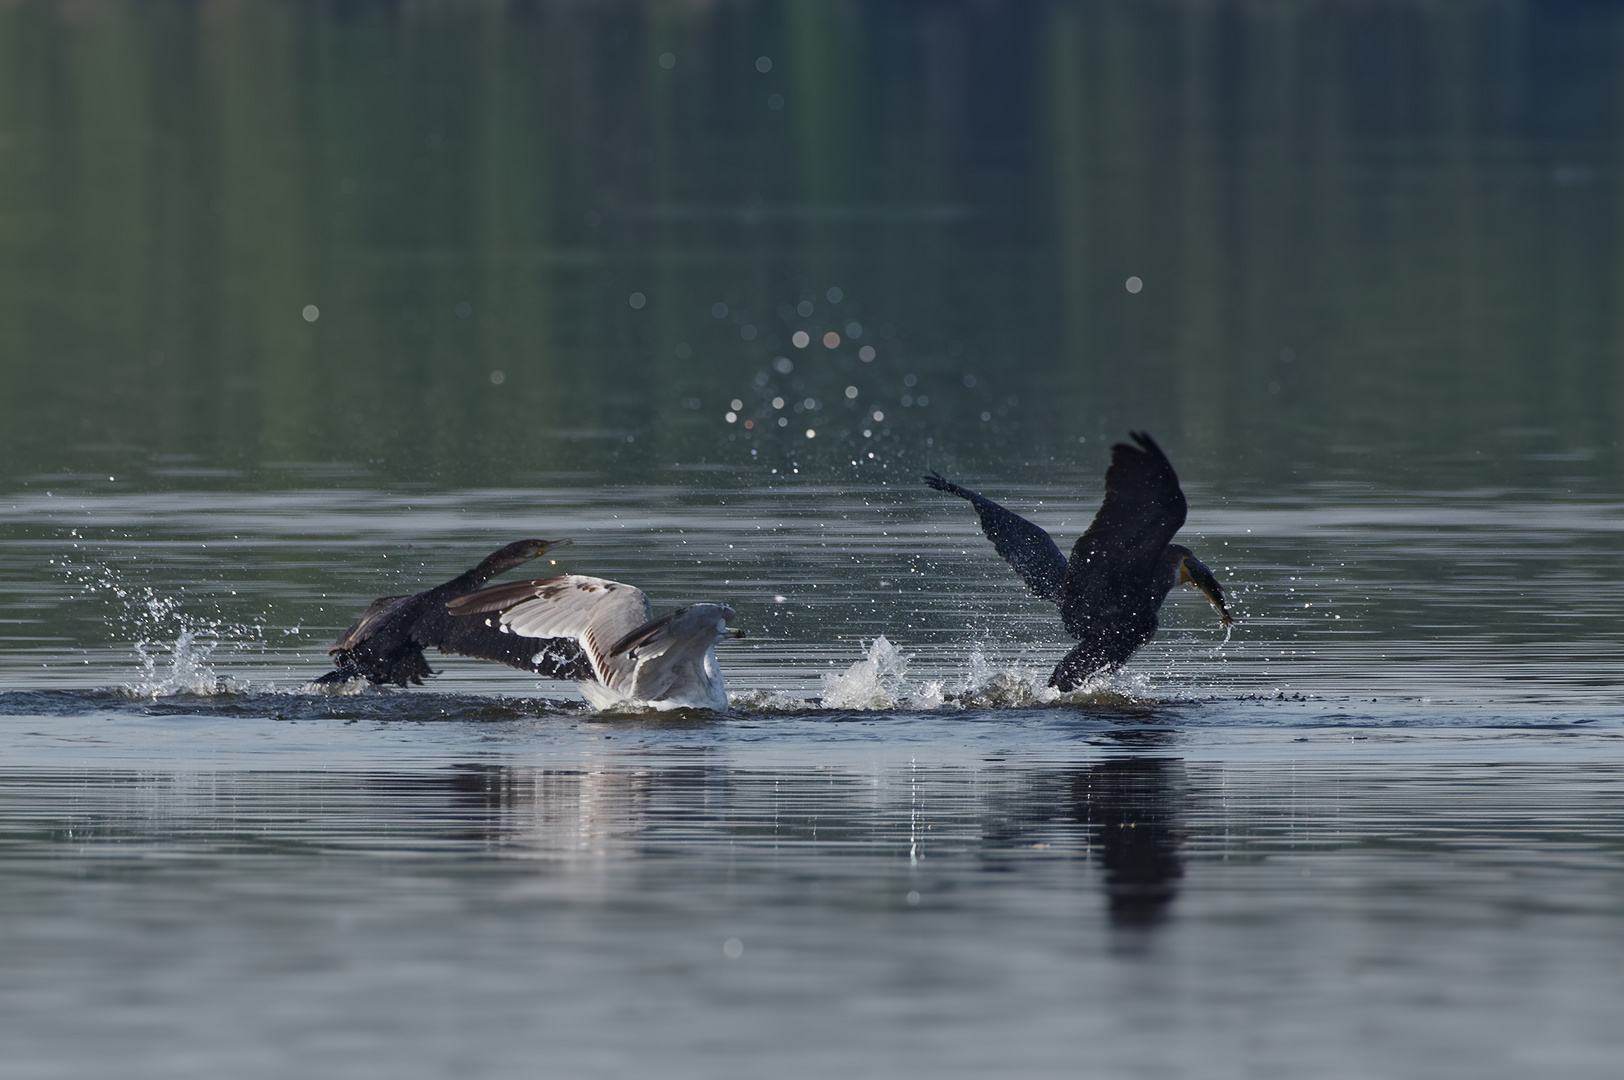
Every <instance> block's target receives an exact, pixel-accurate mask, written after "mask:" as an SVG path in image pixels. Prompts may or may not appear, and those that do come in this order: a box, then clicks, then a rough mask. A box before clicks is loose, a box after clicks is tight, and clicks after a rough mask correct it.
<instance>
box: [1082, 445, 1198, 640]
mask: <svg viewBox="0 0 1624 1080" xmlns="http://www.w3.org/2000/svg"><path fill="white" fill-rule="evenodd" d="M1129 434H1130V435H1132V436H1133V439H1134V441H1135V442H1137V443H1138V444H1139V445H1138V446H1129V445H1128V444H1127V443H1117V444H1116V445H1115V446H1113V447H1111V467H1110V468H1109V469H1107V470H1106V471H1105V501H1104V502H1103V503H1101V504H1100V509H1099V512H1098V513H1096V514H1095V515H1094V521H1093V524H1091V525H1089V527H1088V531H1087V532H1085V533H1084V534H1083V535H1082V536H1081V537H1080V538H1079V539H1078V541H1077V543H1076V545H1075V546H1074V547H1073V548H1072V549H1071V560H1070V562H1069V564H1068V565H1067V567H1066V575H1065V583H1064V585H1063V589H1062V591H1063V593H1064V598H1063V600H1062V602H1061V607H1062V609H1063V611H1064V614H1065V617H1066V624H1067V629H1068V630H1070V631H1071V633H1072V634H1073V636H1081V635H1080V634H1079V630H1078V628H1077V626H1076V625H1074V623H1076V622H1078V620H1079V619H1086V618H1088V617H1091V616H1096V615H1098V614H1100V613H1102V612H1108V611H1115V610H1118V609H1122V608H1124V607H1126V608H1128V609H1136V608H1137V607H1138V606H1140V605H1141V604H1143V603H1148V604H1149V605H1150V612H1149V614H1150V615H1151V616H1152V622H1151V626H1152V627H1154V625H1155V623H1154V615H1155V608H1156V607H1158V606H1159V602H1160V597H1154V599H1152V597H1153V594H1154V588H1153V586H1152V582H1153V580H1154V578H1155V575H1156V569H1157V566H1158V564H1159V563H1160V561H1161V558H1162V553H1163V552H1165V551H1166V550H1167V545H1168V544H1169V543H1170V542H1171V541H1172V539H1173V534H1174V533H1177V532H1178V531H1179V528H1180V527H1181V526H1182V525H1183V524H1184V518H1185V515H1186V514H1187V513H1188V506H1187V504H1186V503H1185V501H1184V492H1183V490H1181V489H1180V488H1179V478H1178V475H1177V474H1176V473H1174V472H1173V466H1172V464H1171V463H1170V462H1169V461H1168V460H1167V455H1166V454H1164V453H1162V448H1161V447H1159V446H1157V445H1156V442H1155V440H1153V439H1152V438H1151V437H1150V436H1149V435H1146V434H1144V433H1143V432H1129ZM1134 614H1136V615H1140V614H1142V613H1139V612H1137V611H1135V612H1134Z"/></svg>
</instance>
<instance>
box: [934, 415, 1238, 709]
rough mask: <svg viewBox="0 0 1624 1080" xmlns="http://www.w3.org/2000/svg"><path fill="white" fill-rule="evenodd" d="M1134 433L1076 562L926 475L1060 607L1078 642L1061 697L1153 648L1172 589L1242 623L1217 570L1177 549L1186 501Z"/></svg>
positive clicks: (1039, 535)
mask: <svg viewBox="0 0 1624 1080" xmlns="http://www.w3.org/2000/svg"><path fill="white" fill-rule="evenodd" d="M1129 434H1130V435H1132V437H1133V440H1134V442H1136V443H1138V444H1139V445H1138V446H1129V445H1128V444H1127V443H1117V444H1116V445H1115V446H1113V447H1112V448H1111V467H1110V468H1109V469H1107V470H1106V472H1105V501H1104V502H1103V503H1101V504H1100V509H1099V512H1098V513H1096V514H1095V515H1094V522H1093V524H1091V525H1089V527H1088V531H1087V532H1085V533H1084V534H1083V535H1082V536H1081V537H1080V538H1079V539H1078V541H1077V543H1076V545H1075V546H1073V547H1072V549H1071V558H1070V559H1069V560H1068V559H1067V558H1066V557H1065V556H1064V555H1062V554H1061V553H1060V548H1059V547H1057V546H1056V545H1055V542H1054V540H1053V538H1051V537H1050V536H1049V534H1048V533H1046V532H1044V531H1043V530H1042V529H1040V528H1038V527H1037V526H1036V525H1034V524H1032V523H1031V522H1030V521H1027V520H1026V519H1025V518H1023V517H1021V516H1020V515H1019V514H1015V513H1012V512H1011V511H1009V510H1006V509H1004V508H1003V507H1002V506H999V505H998V504H997V503H995V502H993V501H992V500H991V499H988V498H985V497H984V496H981V495H978V494H976V493H975V492H973V491H971V490H969V489H968V488H962V487H960V486H959V485H957V484H955V483H953V482H952V481H950V480H946V479H944V478H943V477H942V476H941V475H939V474H937V473H934V472H933V473H931V474H930V475H928V476H926V477H924V481H925V483H926V484H929V485H930V486H931V487H933V488H935V489H936V490H937V491H945V492H948V493H949V494H952V495H957V496H959V497H960V498H962V499H968V500H969V502H970V505H972V506H974V507H975V510H976V513H977V514H978V515H979V516H980V518H981V530H982V532H984V533H986V534H987V539H989V540H991V541H992V543H993V547H995V548H997V549H998V554H1000V555H1002V556H1003V557H1004V558H1005V559H1007V560H1008V561H1009V564H1010V565H1011V566H1013V567H1014V568H1015V572H1016V573H1017V574H1019V575H1020V576H1021V580H1023V581H1025V582H1026V584H1027V587H1028V588H1030V589H1031V590H1032V592H1033V593H1035V594H1037V595H1038V596H1040V597H1042V598H1043V599H1045V600H1049V601H1051V602H1053V603H1054V604H1056V605H1058V606H1059V608H1060V618H1061V620H1062V622H1064V623H1065V626H1066V632H1067V633H1069V634H1071V636H1072V637H1074V638H1076V639H1077V640H1078V641H1079V642H1080V644H1079V645H1078V646H1077V647H1076V648H1074V649H1072V650H1071V652H1069V653H1067V654H1066V656H1065V658H1064V659H1062V660H1061V661H1060V663H1059V664H1058V665H1057V666H1056V667H1055V669H1054V673H1053V674H1052V675H1050V676H1049V685H1050V686H1054V687H1058V688H1059V689H1061V690H1074V689H1076V688H1077V687H1078V686H1080V685H1082V683H1083V681H1084V680H1085V679H1087V678H1088V677H1089V676H1091V675H1094V674H1096V673H1097V672H1100V671H1104V670H1106V669H1108V668H1115V667H1118V666H1120V665H1121V664H1123V663H1124V662H1126V661H1127V659H1128V657H1130V656H1132V655H1133V654H1134V653H1135V652H1136V651H1137V650H1138V649H1139V647H1140V646H1141V645H1143V644H1145V642H1147V641H1149V640H1150V639H1151V638H1152V637H1153V636H1154V635H1155V633H1156V626H1157V621H1156V613H1157V612H1158V611H1159V610H1160V609H1161V606H1162V601H1163V600H1165V599H1167V594H1168V592H1169V591H1171V590H1172V588H1173V586H1174V585H1182V584H1190V585H1194V586H1195V587H1196V588H1197V589H1199V590H1201V592H1202V593H1203V594H1204V595H1205V596H1206V598H1207V599H1208V601H1210V602H1211V603H1212V606H1213V607H1214V608H1216V609H1217V610H1218V614H1219V616H1220V617H1221V618H1222V621H1223V624H1224V625H1225V626H1228V625H1230V624H1231V623H1232V622H1234V619H1233V618H1232V617H1231V616H1230V614H1229V609H1228V608H1227V607H1225V606H1224V590H1223V588H1222V587H1221V586H1220V585H1219V584H1218V579H1217V578H1216V577H1214V576H1213V574H1212V571H1211V570H1209V569H1207V567H1206V566H1204V565H1203V564H1202V562H1201V560H1199V559H1197V558H1196V557H1195V555H1194V554H1193V553H1191V551H1190V549H1189V548H1187V547H1183V546H1182V545H1179V544H1175V543H1172V539H1173V534H1174V533H1176V532H1178V531H1179V527H1180V526H1182V525H1183V524H1184V518H1185V514H1186V512H1187V504H1186V503H1185V501H1184V492H1183V490H1181V489H1180V488H1179V478H1178V476H1177V474H1175V473H1174V472H1173V466H1172V464H1171V463H1169V462H1168V460H1167V455H1166V454H1164V453H1162V449H1161V447H1159V446H1157V445H1156V442H1155V440H1153V439H1152V438H1151V437H1150V436H1149V435H1146V434H1144V433H1142V432H1129Z"/></svg>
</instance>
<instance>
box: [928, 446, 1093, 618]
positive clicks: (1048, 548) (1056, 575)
mask: <svg viewBox="0 0 1624 1080" xmlns="http://www.w3.org/2000/svg"><path fill="white" fill-rule="evenodd" d="M922 479H923V480H924V481H925V483H926V484H928V485H930V486H931V487H933V488H935V489H936V490H937V491H945V492H947V493H948V494H949V495H957V496H958V497H959V498H961V499H966V500H968V501H969V503H970V505H971V506H973V507H975V510H976V515H977V516H978V517H980V518H981V531H982V532H984V533H986V534H987V539H988V540H991V541H992V546H993V547H995V548H997V549H998V554H1000V555H1002V556H1003V557H1004V558H1005V560H1007V561H1008V562H1009V565H1010V566H1013V567H1014V568H1015V572H1016V573H1017V574H1019V575H1021V580H1022V581H1024V582H1026V586H1027V588H1029V589H1031V590H1032V592H1033V593H1034V594H1036V595H1037V596H1040V597H1042V598H1043V599H1045V600H1050V601H1053V602H1054V603H1057V604H1058V603H1059V602H1060V583H1061V582H1062V581H1064V580H1065V577H1066V557H1065V556H1064V555H1062V554H1060V548H1059V547H1057V546H1056V545H1055V542H1054V538H1053V537H1052V536H1050V535H1049V534H1048V533H1046V532H1044V531H1043V530H1042V529H1040V528H1038V527H1037V526H1036V525H1034V524H1032V523H1031V522H1030V521H1027V520H1026V519H1025V518H1023V517H1021V516H1020V515H1019V514H1017V513H1015V512H1013V511H1011V510H1006V509H1004V508H1003V507H1002V506H999V505H998V504H997V503H995V502H993V501H992V500H991V499H989V498H987V497H986V496H984V495H978V494H977V493H976V492H974V491H971V490H970V489H969V488H965V487H960V486H959V485H957V484H955V483H953V481H951V480H948V479H947V478H945V477H943V476H942V475H941V474H940V473H934V472H933V473H930V474H928V475H926V476H924V477H922Z"/></svg>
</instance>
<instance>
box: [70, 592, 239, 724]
mask: <svg viewBox="0 0 1624 1080" xmlns="http://www.w3.org/2000/svg"><path fill="white" fill-rule="evenodd" d="M67 573H68V576H69V579H70V580H72V581H74V582H75V583H76V584H77V585H78V586H79V590H80V592H81V594H82V595H85V596H87V597H100V598H102V599H104V600H108V601H110V602H112V603H114V604H116V605H117V611H116V612H115V614H113V615H112V616H111V617H110V618H109V620H108V621H109V623H110V624H112V625H113V626H115V627H116V628H117V629H118V630H119V631H120V632H121V633H122V634H123V635H125V636H126V637H128V638H131V639H133V648H134V649H135V655H136V661H137V663H138V665H139V671H138V674H137V676H136V679H135V681H134V682H131V683H127V684H125V685H123V686H121V687H120V690H122V691H123V692H124V693H126V694H129V695H130V696H132V697H141V698H159V697H167V696H169V695H171V694H204V695H214V694H237V693H242V692H243V691H245V690H247V689H248V684H247V683H246V682H245V681H243V680H241V679H234V678H224V677H222V676H220V675H218V674H216V673H215V671H214V668H213V666H212V664H211V663H210V657H211V656H212V655H213V653H214V651H215V649H217V648H219V647H220V646H221V645H222V644H230V645H233V646H236V647H252V646H255V645H262V644H263V643H264V636H265V635H264V628H263V627H262V626H258V625H244V624H242V623H233V622H228V621H226V620H224V619H218V618H216V619H200V618H197V617H194V616H192V615H189V614H187V613H186V612H185V611H183V610H182V608H181V599H180V597H177V596H166V595H163V594H160V593H159V592H157V591H156V590H155V589H153V588H152V587H151V586H150V585H136V584H132V583H130V582H129V581H127V580H126V579H125V578H124V576H123V575H122V574H121V573H119V572H118V571H117V570H116V569H113V568H112V567H107V566H92V567H73V566H69V567H68V568H67Z"/></svg>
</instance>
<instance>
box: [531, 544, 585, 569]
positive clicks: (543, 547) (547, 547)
mask: <svg viewBox="0 0 1624 1080" xmlns="http://www.w3.org/2000/svg"><path fill="white" fill-rule="evenodd" d="M573 543H575V541H573V540H571V539H570V538H569V537H565V538H564V539H562V540H537V541H536V545H537V546H536V553H535V555H533V556H531V557H532V558H535V559H539V558H541V557H542V556H543V555H545V554H547V553H548V552H549V551H552V550H553V549H554V548H561V547H569V546H570V545H571V544H573ZM550 561H551V562H552V564H553V565H554V566H557V565H558V560H557V559H552V560H550Z"/></svg>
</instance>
